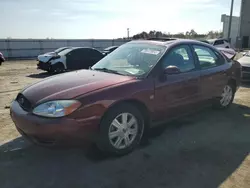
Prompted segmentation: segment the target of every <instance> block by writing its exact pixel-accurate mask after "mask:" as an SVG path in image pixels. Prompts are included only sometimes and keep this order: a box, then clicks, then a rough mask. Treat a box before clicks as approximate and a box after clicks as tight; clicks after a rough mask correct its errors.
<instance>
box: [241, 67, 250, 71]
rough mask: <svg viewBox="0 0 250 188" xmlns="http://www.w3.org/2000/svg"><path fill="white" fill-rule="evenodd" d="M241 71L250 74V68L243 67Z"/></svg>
mask: <svg viewBox="0 0 250 188" xmlns="http://www.w3.org/2000/svg"><path fill="white" fill-rule="evenodd" d="M241 70H242V71H245V72H250V67H243V66H242V67H241Z"/></svg>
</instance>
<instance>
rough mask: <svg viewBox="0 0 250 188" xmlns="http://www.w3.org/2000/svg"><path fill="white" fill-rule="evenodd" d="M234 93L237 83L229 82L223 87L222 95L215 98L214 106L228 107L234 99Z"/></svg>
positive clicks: (218, 107) (219, 107)
mask: <svg viewBox="0 0 250 188" xmlns="http://www.w3.org/2000/svg"><path fill="white" fill-rule="evenodd" d="M234 95H235V85H234V84H232V83H230V82H229V83H228V84H226V85H225V87H224V88H223V91H222V94H221V96H220V97H219V98H217V99H216V100H215V102H214V107H216V108H217V109H226V108H228V107H229V106H230V105H231V104H232V102H233V100H234Z"/></svg>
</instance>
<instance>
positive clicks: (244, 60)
mask: <svg viewBox="0 0 250 188" xmlns="http://www.w3.org/2000/svg"><path fill="white" fill-rule="evenodd" d="M237 61H238V62H239V63H240V64H241V69H242V81H250V51H248V52H246V53H244V56H243V57H241V58H239V59H238V60H237Z"/></svg>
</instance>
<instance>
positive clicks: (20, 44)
mask: <svg viewBox="0 0 250 188" xmlns="http://www.w3.org/2000/svg"><path fill="white" fill-rule="evenodd" d="M126 42H128V40H122V39H121V40H111V39H88V40H86V39H81V40H80V39H79V40H78V39H77V40H67V39H63V40H55V39H51V40H50V39H42V40H38V39H37V40H35V39H8V40H4V39H0V51H1V52H2V53H3V54H4V56H5V57H6V58H7V59H11V58H16V59H18V58H25V59H26V58H27V59H28V58H36V57H37V56H38V55H40V54H43V53H45V52H50V51H53V50H55V49H57V48H60V47H65V46H73V47H92V48H96V49H98V50H103V49H104V48H106V47H109V46H120V45H122V44H124V43H126Z"/></svg>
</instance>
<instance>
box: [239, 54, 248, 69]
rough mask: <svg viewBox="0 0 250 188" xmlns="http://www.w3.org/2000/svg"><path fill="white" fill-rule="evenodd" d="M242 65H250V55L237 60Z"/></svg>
mask: <svg viewBox="0 0 250 188" xmlns="http://www.w3.org/2000/svg"><path fill="white" fill-rule="evenodd" d="M237 61H238V62H239V63H240V64H241V65H242V66H245V67H250V57H248V56H243V57H242V58H240V59H238V60H237Z"/></svg>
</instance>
